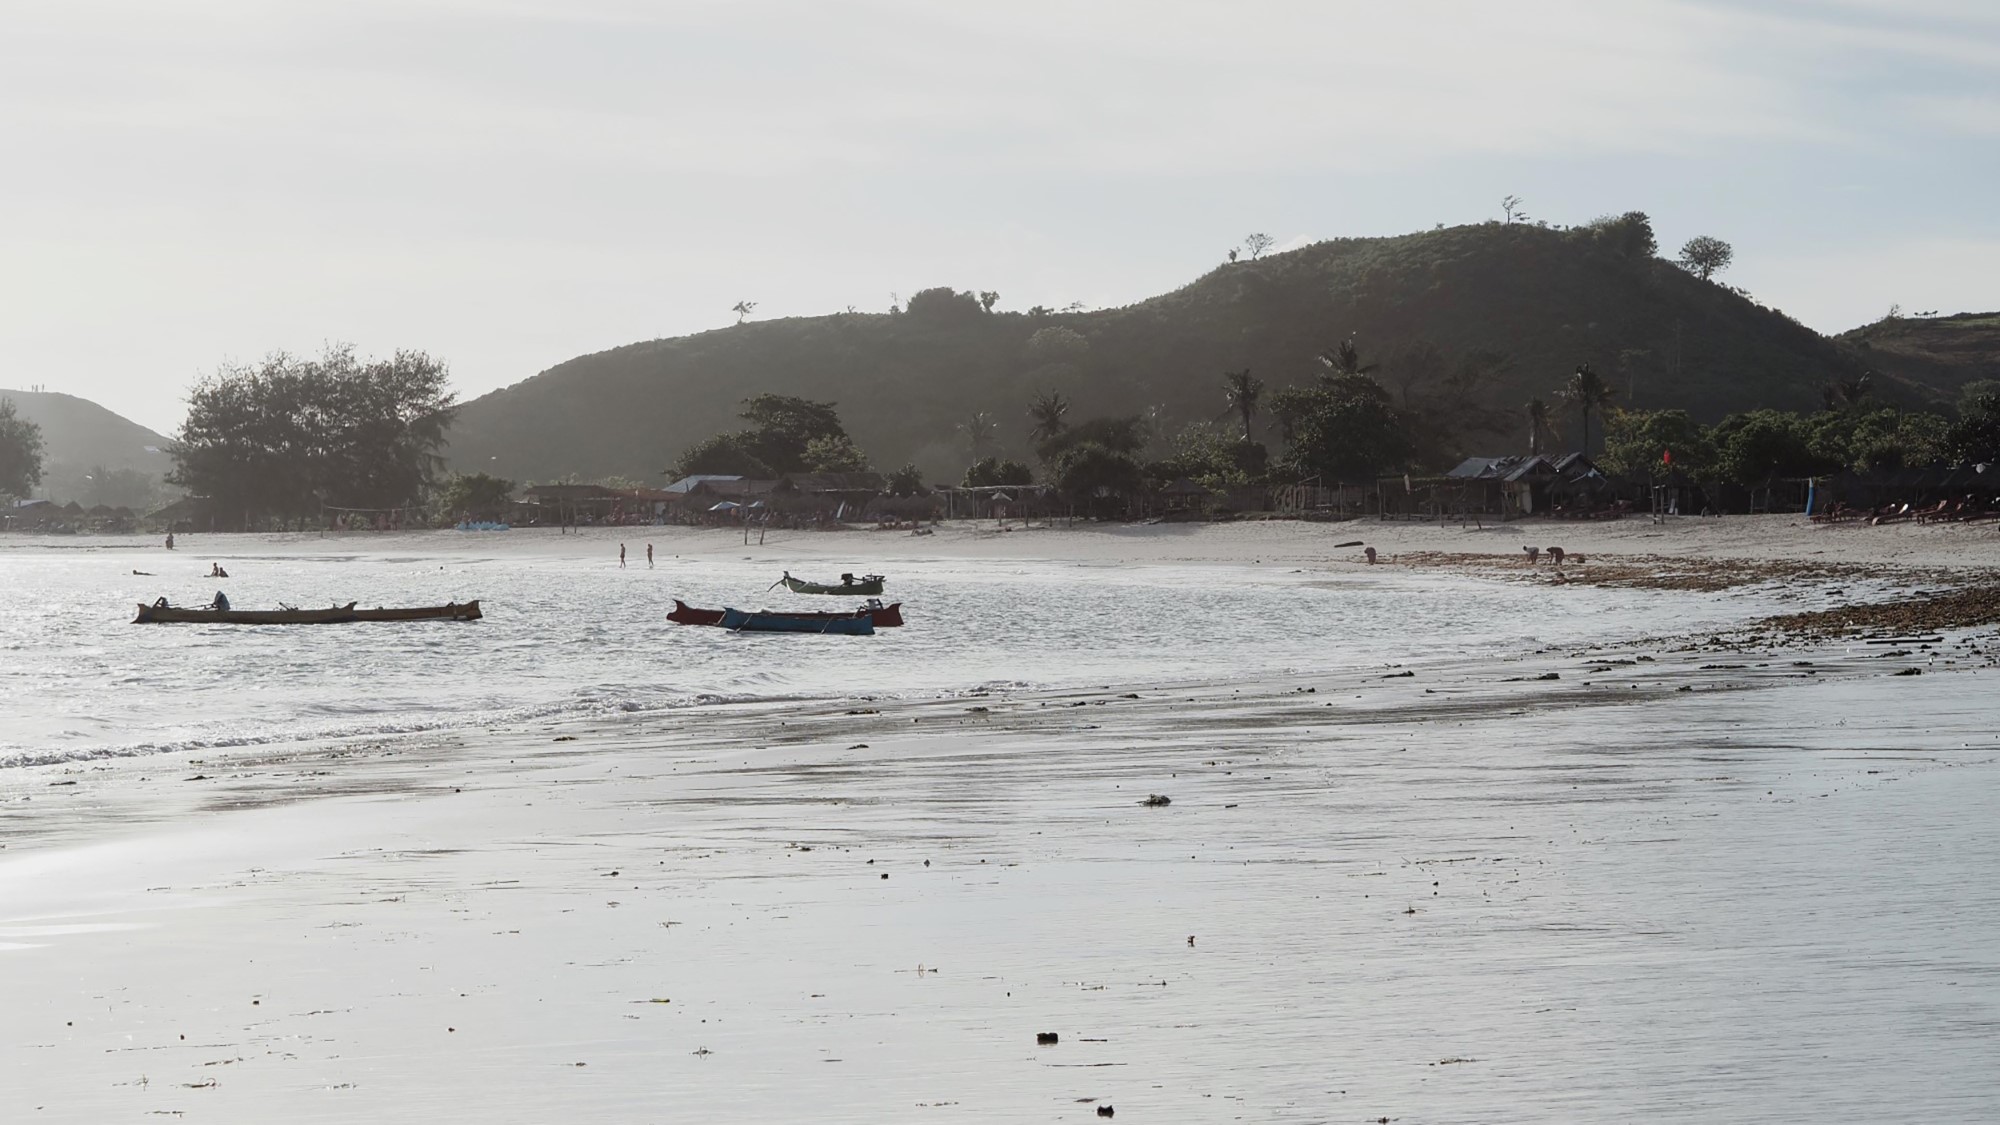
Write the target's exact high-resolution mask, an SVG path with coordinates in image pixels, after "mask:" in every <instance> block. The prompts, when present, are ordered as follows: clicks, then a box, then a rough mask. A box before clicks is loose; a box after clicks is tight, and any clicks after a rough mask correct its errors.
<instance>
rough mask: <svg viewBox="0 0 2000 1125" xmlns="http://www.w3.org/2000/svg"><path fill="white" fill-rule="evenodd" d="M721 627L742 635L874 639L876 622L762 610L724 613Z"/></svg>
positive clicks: (862, 617)
mask: <svg viewBox="0 0 2000 1125" xmlns="http://www.w3.org/2000/svg"><path fill="white" fill-rule="evenodd" d="M721 625H722V627H723V628H724V629H733V630H735V631H737V632H739V633H840V634H844V635H847V636H860V637H872V636H874V635H875V619H874V618H872V617H867V616H860V617H826V616H821V615H819V614H812V613H772V612H769V611H768V610H759V611H757V612H755V613H746V612H745V611H743V610H740V609H724V610H723V611H722V621H721Z"/></svg>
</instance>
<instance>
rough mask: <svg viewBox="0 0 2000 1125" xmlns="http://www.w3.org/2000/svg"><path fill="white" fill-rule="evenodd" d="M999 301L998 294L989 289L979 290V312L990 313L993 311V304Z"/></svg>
mask: <svg viewBox="0 0 2000 1125" xmlns="http://www.w3.org/2000/svg"><path fill="white" fill-rule="evenodd" d="M999 303H1000V294H998V293H995V292H994V291H993V290H991V289H981V290H980V291H979V309H980V311H981V312H989V313H990V312H992V311H993V306H994V305H997V304H999Z"/></svg>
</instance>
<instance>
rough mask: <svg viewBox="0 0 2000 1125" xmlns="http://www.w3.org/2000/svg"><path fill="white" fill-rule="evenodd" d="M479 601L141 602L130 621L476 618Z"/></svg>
mask: <svg viewBox="0 0 2000 1125" xmlns="http://www.w3.org/2000/svg"><path fill="white" fill-rule="evenodd" d="M480 616H481V614H480V612H479V601H478V599H474V600H472V601H469V602H452V603H450V604H447V605H432V606H414V607H409V608H401V609H356V608H354V603H352V602H349V603H348V604H346V605H343V606H333V607H331V608H328V609H201V608H194V607H182V606H163V605H141V606H140V607H139V615H138V616H137V617H134V618H133V619H132V624H134V625H162V624H174V623H185V624H202V625H344V624H346V623H348V622H350V621H477V620H479V618H480Z"/></svg>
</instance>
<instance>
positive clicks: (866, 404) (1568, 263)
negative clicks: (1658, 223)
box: [449, 215, 1920, 480]
mask: <svg viewBox="0 0 2000 1125" xmlns="http://www.w3.org/2000/svg"><path fill="white" fill-rule="evenodd" d="M987 305H988V302H983V301H982V300H980V299H979V298H977V297H975V296H974V295H973V294H972V293H969V292H968V293H960V294H954V293H952V292H951V291H949V290H941V289H933V290H927V291H925V292H924V293H921V294H919V295H918V296H917V297H914V298H912V299H911V301H910V305H909V307H908V308H907V309H905V310H903V311H901V312H899V313H895V314H868V313H844V314H835V315H831V316H821V317H805V318H794V319H787V320H777V321H770V322H763V323H748V324H741V325H735V326H731V327H729V328H724V329H720V330H717V331H713V332H705V333H701V334H698V335H694V336H689V337H684V338H680V339H674V340H656V341H651V342H647V343H641V344H632V345H628V346H626V347H622V348H616V349H613V350H611V351H607V352H601V353H598V354H596V355H588V356H582V357H579V358H577V359H573V360H570V361H568V362H566V363H563V364H559V365H557V366H556V367H553V368H551V369H549V370H548V371H545V372H543V373H542V374H540V375H538V376H536V377H534V378H532V379H529V380H526V381H524V382H522V383H519V384H516V385H515V386H512V387H508V388H506V389H504V390H501V391H496V392H494V393H492V394H489V395H486V396H484V397H482V398H479V399H476V400H474V401H472V402H470V403H467V404H466V405H465V406H464V408H463V409H462V411H461V413H460V415H459V417H458V420H457V422H456V424H455V425H454V427H453V429H452V431H451V442H452V445H451V448H450V450H449V457H450V460H451V461H452V463H453V465H454V466H455V467H456V468H458V469H460V470H463V471H476V470H484V471H490V472H493V473H496V474H499V475H502V476H506V477H512V478H515V479H528V480H532V479H544V480H546V479H551V478H557V477H562V476H566V475H572V474H574V475H577V476H580V477H582V478H585V479H590V478H596V477H602V476H608V475H624V476H631V477H647V476H653V475H656V474H658V473H659V472H660V471H661V470H662V469H663V468H665V467H666V466H667V465H669V464H671V463H672V462H673V460H674V458H675V457H676V455H677V454H679V453H680V452H681V451H682V450H683V449H685V448H687V447H688V446H690V445H692V444H694V443H695V442H698V441H700V440H702V439H703V438H706V437H708V436H710V435H712V434H715V433H718V432H721V431H725V430H732V429H735V428H738V426H739V424H740V423H739V420H738V419H737V418H736V413H737V411H738V409H739V404H740V403H741V401H742V400H743V399H745V398H746V397H748V396H750V395H753V394H757V393H759V392H773V393H777V394H786V395H799V396H803V397H806V398H810V399H815V400H822V401H833V402H836V403H838V404H839V410H840V417H841V418H842V420H843V421H844V422H845V424H846V426H847V429H848V430H849V432H850V433H851V434H852V435H853V437H854V439H855V441H856V442H857V443H858V444H859V445H860V447H861V448H862V449H863V450H865V451H866V452H867V453H868V454H869V456H870V457H871V458H872V460H873V462H874V464H875V465H876V466H877V467H878V468H891V467H894V466H897V465H901V464H903V463H904V462H906V461H915V462H916V463H917V464H918V465H919V466H921V467H923V468H924V469H925V470H926V471H927V472H928V473H930V474H931V475H932V476H933V477H934V478H935V477H938V476H944V475H949V476H952V477H954V478H955V477H956V475H957V474H958V473H959V472H960V471H962V470H963V468H964V466H965V465H966V464H967V463H968V461H969V459H970V458H969V456H968V454H969V449H968V448H967V442H966V440H965V438H964V436H963V430H964V427H963V426H962V423H964V422H965V421H966V420H967V419H968V418H970V417H971V416H972V415H973V414H975V413H976V412H980V411H985V412H988V413H990V414H991V415H993V416H994V417H996V418H997V419H999V420H1000V423H1001V425H1000V433H999V435H998V438H999V445H1000V451H1002V452H1006V453H1015V454H1019V453H1023V452H1025V451H1026V449H1027V447H1028V440H1027V432H1028V429H1029V425H1030V423H1029V421H1028V418H1027V416H1026V409H1027V406H1028V404H1029V402H1030V400H1031V399H1032V398H1033V397H1034V396H1035V395H1036V394H1037V393H1039V392H1043V391H1049V390H1054V391H1059V392H1061V393H1062V394H1063V395H1065V396H1067V397H1068V398H1069V399H1070V400H1071V401H1072V402H1073V403H1074V411H1075V413H1074V415H1073V416H1075V417H1088V416H1092V415H1103V414H1116V415H1131V414H1143V415H1146V416H1147V417H1149V418H1150V419H1152V420H1154V421H1155V422H1156V423H1157V424H1158V426H1157V428H1159V429H1161V430H1173V429H1178V428H1179V427H1181V426H1183V425H1185V424H1186V423H1189V422H1196V421H1210V420H1220V419H1222V418H1223V417H1224V416H1225V415H1226V414H1227V413H1228V411H1229V403H1228V400H1227V399H1226V398H1225V396H1224V391H1223V375H1224V372H1225V371H1240V370H1242V369H1245V368H1248V369H1249V370H1250V371H1251V372H1253V373H1254V374H1255V375H1256V376H1258V377H1259V378H1261V379H1263V380H1264V381H1265V382H1266V383H1267V384H1268V385H1269V386H1270V387H1271V388H1272V389H1273V390H1274V391H1275V390H1278V389H1281V388H1283V387H1285V386H1288V385H1295V384H1302V383H1306V382H1308V381H1309V380H1311V379H1312V377H1313V375H1314V373H1315V372H1316V371H1318V370H1321V368H1320V366H1319V364H1318V360H1317V358H1316V357H1317V356H1318V355H1319V354H1320V353H1322V352H1324V351H1326V350H1328V349H1329V348H1332V347H1333V346H1335V345H1336V344H1337V343H1338V342H1340V341H1343V340H1346V339H1349V338H1352V339H1354V341H1355V342H1356V344H1357V345H1358V347H1359V348H1360V351H1361V353H1362V357H1363V358H1364V359H1366V360H1367V361H1369V362H1371V363H1379V364H1380V366H1379V368H1377V369H1376V370H1375V372H1374V374H1375V377H1376V378H1377V379H1379V380H1380V381H1381V383H1382V384H1383V385H1384V386H1385V387H1386V388H1388V390H1389V391H1390V393H1391V394H1392V395H1393V396H1395V397H1396V398H1397V399H1398V400H1399V401H1401V402H1404V403H1412V402H1423V401H1429V402H1432V403H1437V402H1440V401H1444V400H1446V399H1454V398H1455V399H1461V400H1466V401H1461V402H1457V403H1455V406H1456V407H1459V408H1464V407H1470V408H1472V409H1470V410H1469V411H1468V412H1467V413H1468V414H1469V415H1470V416H1471V417H1472V422H1471V424H1470V425H1467V424H1464V420H1463V419H1461V424H1460V425H1459V426H1458V427H1457V428H1458V429H1459V430H1460V431H1461V435H1460V437H1459V438H1458V439H1457V440H1458V442H1459V444H1460V445H1462V446H1463V447H1464V448H1462V449H1459V450H1456V451H1447V452H1474V451H1484V452H1505V451H1514V450H1519V449H1522V448H1525V446H1526V444H1527V428H1528V424H1527V420H1526V415H1525V413H1524V407H1525V404H1526V403H1527V401H1528V400H1529V399H1530V398H1532V397H1536V396H1539V397H1542V398H1545V399H1552V398H1553V392H1554V391H1555V389H1556V388H1557V387H1558V386H1560V385H1562V384H1563V383H1564V382H1565V380H1566V379H1567V378H1568V377H1569V375H1570V373H1571V372H1572V371H1574V370H1575V368H1576V367H1577V365H1578V364H1580V363H1589V364H1591V365H1592V366H1593V367H1594V368H1595V370H1597V371H1598V372H1600V373H1602V375H1603V377H1604V379H1605V380H1606V382H1608V383H1609V384H1610V387H1611V389H1612V391H1613V393H1614V396H1615V397H1614V401H1613V405H1614V406H1618V407H1629V406H1637V407H1640V408H1645V409H1661V408H1681V409H1685V410H1687V411H1689V412H1690V413H1691V414H1693V415H1694V416H1695V417H1696V418H1697V419H1699V420H1704V421H1714V420H1716V419H1719V418H1721V417H1722V416H1723V415H1725V414H1728V413H1731V412H1734V411H1742V410H1749V409H1755V408H1759V407H1774V408H1780V409H1800V410H1804V409H1813V408H1816V407H1817V406H1819V404H1820V402H1821V391H1822V388H1823V387H1825V386H1826V385H1827V384H1828V383H1829V382H1831V381H1833V380H1835V379H1838V378H1853V377H1856V376H1858V375H1859V374H1860V373H1861V371H1863V370H1864V369H1865V367H1866V363H1865V362H1864V360H1863V359H1862V358H1861V357H1860V356H1859V354H1858V353H1857V352H1855V351H1854V350H1853V349H1850V348H1847V347H1844V346H1842V345H1840V344H1836V343H1835V342H1833V341H1830V340H1828V339H1826V338H1824V337H1822V336H1820V335H1819V334H1817V333H1815V332H1813V331H1812V330H1811V329H1808V328H1806V327H1804V326H1803V325H1801V324H1799V323H1797V322H1796V321H1793V320H1791V319H1790V318H1788V317H1786V316H1785V315H1784V314H1783V313H1781V312H1779V311H1777V310H1775V309H1770V308H1765V307H1763V306H1760V305H1758V304H1756V303H1754V302H1753V301H1751V300H1749V299H1747V298H1746V297H1744V296H1742V295H1740V294H1739V293H1737V292H1735V291H1732V290H1730V289H1729V288H1727V287H1725V286H1723V285H1721V284H1718V283H1716V282H1712V281H1705V280H1702V279H1700V278H1697V277H1695V276H1694V275H1693V274H1691V273H1689V272H1687V271H1686V270H1683V269H1681V268H1679V267H1677V266H1675V265H1674V264H1672V263H1670V262H1667V261H1665V260H1663V259H1661V258H1659V257H1658V256H1657V247H1656V246H1655V245H1654V243H1653V236H1652V232H1651V229H1650V226H1649V225H1648V224H1647V222H1646V221H1645V217H1644V216H1642V215H1627V216H1623V217H1619V218H1608V219H1605V220H1601V221H1600V222H1598V223H1595V224H1591V225H1590V226H1587V227H1579V228H1574V229H1570V230H1556V229H1549V228H1543V227H1539V226H1531V225H1528V224H1524V223H1515V224H1500V223H1489V224H1484V225H1477V226H1463V227H1454V228H1448V229H1440V230H1435V231H1428V232H1423V233H1419V234H1412V235H1405V236H1401V237H1395V238H1371V239H1341V240H1336V241H1330V242H1322V243H1318V244H1315V245H1312V246H1307V247H1305V248H1303V249H1299V250H1295V251H1291V252H1289V253H1283V254H1275V255H1270V256H1267V257H1263V258H1260V259H1256V260H1246V261H1239V262H1231V263H1229V264H1226V265H1222V266H1219V267H1217V268H1216V269H1214V270H1212V271H1211V272H1209V273H1208V274H1207V275H1206V276H1204V277H1202V278H1200V279H1199V280H1197V281H1195V282H1193V283H1192V284H1190V285H1188V286H1186V287H1184V288H1182V289H1179V290H1176V291H1174V292H1172V293H1168V294H1165V295H1162V296H1159V297H1155V298H1152V299H1150V300H1147V301H1142V302H1140V303H1138V304H1135V305H1131V306H1127V307H1124V308H1118V309H1106V310H1100V311H1093V312H1081V311H1078V312H1049V311H1043V310H1034V311H1032V312H1026V313H1024V312H1001V311H987ZM1468 368H1472V369H1476V371H1475V374H1474V377H1470V378H1466V377H1464V373H1465V372H1466V371H1467V369H1468ZM1455 372H1456V373H1459V375H1460V381H1458V382H1454V381H1453V374H1454V373H1455ZM1889 394H1890V395H1891V396H1892V397H1898V396H1900V397H1904V398H1906V399H1909V400H1911V401H1914V400H1915V399H1917V398H1918V397H1920V396H1918V395H1917V394H1916V393H1915V392H1914V391H1911V390H1909V389H1908V388H1907V387H1905V388H1902V389H1901V390H1895V389H1892V390H1890V391H1889ZM1557 421H1558V424H1560V423H1561V419H1560V418H1559V417H1558V419H1557ZM1265 424H1266V420H1264V419H1259V425H1260V428H1261V427H1262V426H1263V425H1265ZM1570 429H1571V427H1564V433H1565V437H1566V438H1567V437H1568V435H1569V432H1570ZM1260 436H1262V435H1260ZM1570 440H1573V439H1570Z"/></svg>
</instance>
